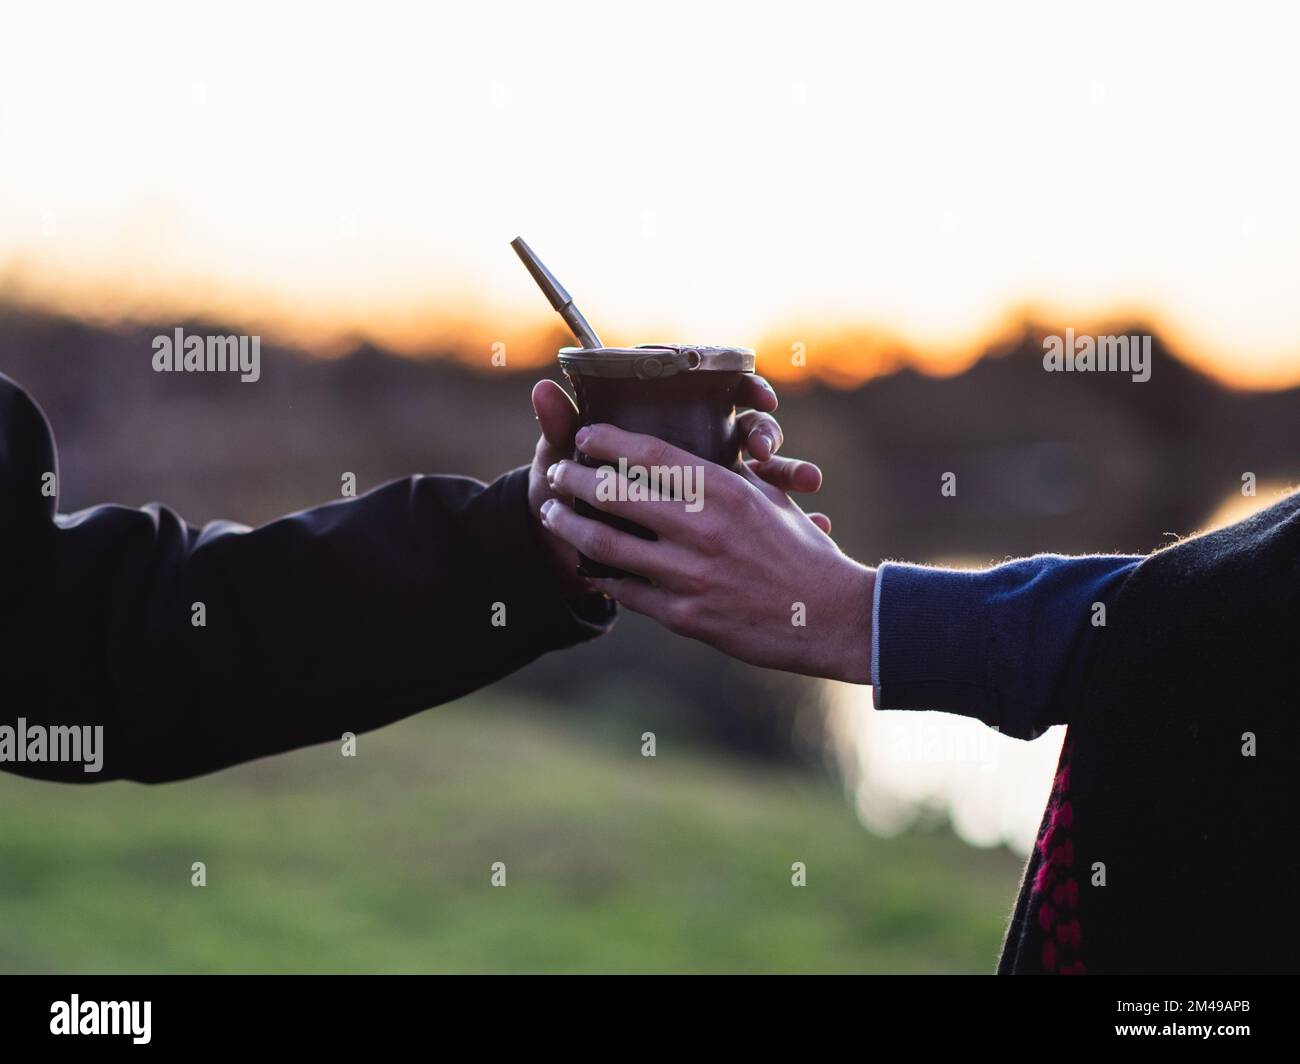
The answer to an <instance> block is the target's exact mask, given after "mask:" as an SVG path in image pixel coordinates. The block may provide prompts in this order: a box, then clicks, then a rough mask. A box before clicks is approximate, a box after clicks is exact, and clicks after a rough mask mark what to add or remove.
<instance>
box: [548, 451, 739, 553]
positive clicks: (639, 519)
mask: <svg viewBox="0 0 1300 1064" xmlns="http://www.w3.org/2000/svg"><path fill="white" fill-rule="evenodd" d="M705 468H706V467H705V465H704V464H701V463H697V464H696V465H695V466H688V467H686V468H684V469H681V470H680V471H677V470H674V471H673V473H672V474H671V475H669V476H668V477H667V478H659V479H655V480H653V481H652V482H651V483H649V484H639V485H638V490H637V491H636V492H635V493H634V492H633V491H631V490H630V487H631V485H630V482H629V480H628V478H627V477H624V476H623V475H622V474H621V473H620V472H619V471H618V470H617V469H615V468H614V467H613V466H608V465H607V466H602V467H601V468H599V469H592V468H591V467H590V466H584V465H581V464H579V463H578V462H569V461H561V462H556V463H555V464H554V465H552V466H551V467H550V468H549V469H547V471H546V480H547V483H548V484H550V486H551V490H552V491H555V492H557V493H559V494H561V495H571V496H573V498H575V499H581V500H582V501H583V502H587V503H590V504H591V505H592V506H594V507H596V508H597V509H598V510H603V511H605V512H606V513H611V514H614V515H615V516H617V517H625V518H627V519H628V520H629V521H635V522H636V523H637V524H639V525H643V526H644V527H646V528H649V529H650V530H651V531H654V532H658V533H659V534H660V535H663V536H668V537H670V538H671V537H673V536H674V534H675V533H677V532H679V531H680V530H682V529H683V528H684V526H685V524H686V522H687V521H689V520H690V519H691V516H692V515H695V516H696V518H697V519H698V515H699V514H700V511H701V510H703V509H704V471H705ZM715 468H716V467H715ZM665 481H666V482H665ZM674 482H675V483H674Z"/></svg>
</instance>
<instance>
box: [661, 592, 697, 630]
mask: <svg viewBox="0 0 1300 1064" xmlns="http://www.w3.org/2000/svg"><path fill="white" fill-rule="evenodd" d="M695 619H696V610H695V606H694V605H693V604H692V603H691V601H690V600H689V599H683V598H677V599H673V601H672V602H670V603H669V604H668V605H667V607H665V609H664V627H665V628H667V629H668V630H669V631H670V632H672V633H673V634H675V635H688V634H689V633H690V632H691V631H693V630H694V627H695Z"/></svg>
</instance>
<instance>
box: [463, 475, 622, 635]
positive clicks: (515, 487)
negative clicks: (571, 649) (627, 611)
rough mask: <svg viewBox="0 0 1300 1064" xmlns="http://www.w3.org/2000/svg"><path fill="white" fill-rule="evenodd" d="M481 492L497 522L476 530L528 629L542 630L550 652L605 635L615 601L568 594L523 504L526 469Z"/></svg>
mask: <svg viewBox="0 0 1300 1064" xmlns="http://www.w3.org/2000/svg"><path fill="white" fill-rule="evenodd" d="M484 494H485V495H489V494H491V495H496V496H497V501H498V506H497V507H494V508H493V509H494V510H495V511H496V518H497V519H496V520H495V521H484V522H482V523H480V524H479V527H478V528H476V529H475V532H476V534H477V535H478V536H479V537H480V542H481V543H482V546H483V548H484V550H483V553H484V554H485V556H486V557H488V558H491V559H493V562H494V564H495V566H496V568H497V581H498V583H499V584H500V586H501V588H502V589H503V590H502V594H503V597H505V596H507V595H508V596H509V597H510V598H512V599H514V600H515V603H516V608H519V607H522V609H523V610H525V611H526V612H527V614H528V619H529V623H530V625H531V626H536V629H537V630H538V631H544V632H546V633H547V638H548V642H550V643H551V645H552V647H553V648H558V647H564V646H571V645H572V644H574V643H579V642H582V641H584V640H587V639H592V638H594V637H595V636H598V635H601V634H603V633H604V632H606V631H608V630H609V628H610V626H611V625H612V624H613V623H614V620H615V618H616V617H617V615H618V607H617V605H616V604H615V603H614V601H613V600H612V599H609V598H607V597H605V596H604V595H602V594H600V593H598V592H595V591H580V592H578V593H576V594H575V593H573V592H572V591H571V590H570V589H569V588H567V587H566V586H565V585H564V583H563V581H562V580H561V579H560V576H559V574H558V573H556V571H555V562H554V560H553V559H552V557H551V555H550V554H549V553H548V552H547V549H546V544H545V542H544V541H543V539H542V529H541V525H540V524H539V522H538V521H537V520H536V518H534V516H533V514H532V511H531V508H530V507H529V504H528V467H527V466H522V467H520V468H519V469H514V470H511V471H510V472H509V473H506V474H505V475H503V476H501V477H499V478H498V479H497V480H496V481H494V482H493V483H492V484H491V485H489V487H488V488H487V490H486V491H485V492H484Z"/></svg>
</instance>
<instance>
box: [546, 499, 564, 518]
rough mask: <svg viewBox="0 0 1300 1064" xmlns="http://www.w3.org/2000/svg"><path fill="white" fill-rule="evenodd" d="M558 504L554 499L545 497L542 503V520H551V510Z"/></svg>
mask: <svg viewBox="0 0 1300 1064" xmlns="http://www.w3.org/2000/svg"><path fill="white" fill-rule="evenodd" d="M559 505H560V504H559V502H558V501H557V500H555V499H547V500H546V501H545V502H544V503H542V520H543V521H544V522H547V523H549V522H550V520H551V511H552V510H554V509H555V508H556V507H557V506H559Z"/></svg>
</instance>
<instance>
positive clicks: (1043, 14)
mask: <svg viewBox="0 0 1300 1064" xmlns="http://www.w3.org/2000/svg"><path fill="white" fill-rule="evenodd" d="M1286 10H1287V9H1286V8H1284V7H1282V6H1281V5H1273V4H1268V5H1259V6H1254V5H1251V4H1241V3H1233V4H1224V5H1204V4H1168V5H1157V4H1132V3H1122V4H1090V5H1064V4H1043V3H1026V4H992V5H983V4H982V5H970V4H905V5H904V4H889V5H869V4H848V3H839V4H825V5H822V4H815V3H801V4H799V5H794V6H792V5H790V4H787V3H783V4H763V3H738V4H712V3H705V2H700V0H696V2H693V3H684V4H674V3H656V4H654V5H649V6H647V5H639V6H636V7H632V6H628V5H618V4H610V3H594V4H569V3H547V4H526V3H500V4H459V5H455V6H441V5H440V6H438V7H436V8H435V7H433V6H431V5H420V6H418V7H417V6H415V5H411V6H410V7H409V8H408V7H405V6H392V7H390V6H387V5H384V4H367V5H361V6H349V7H348V8H346V9H344V10H340V11H337V12H332V13H331V12H326V11H323V10H322V9H319V8H317V7H315V6H308V5H303V6H301V7H289V6H283V7H281V6H278V5H267V4H250V5H240V4H224V5H220V6H215V7H211V8H208V9H207V11H206V13H203V14H199V13H196V12H195V11H190V10H180V9H179V7H178V6H177V5H167V4H159V5H156V6H153V5H148V6H142V5H131V4H126V5H94V6H91V5H86V6H84V7H75V6H67V5H59V4H48V5H30V4H29V5H22V6H20V7H18V8H16V9H13V10H11V11H9V12H8V13H7V14H6V17H5V23H6V25H5V33H4V36H5V41H4V51H5V58H4V62H3V64H0V150H2V151H3V167H0V292H2V293H4V294H7V295H9V296H13V297H17V298H20V299H25V300H33V301H37V302H39V303H44V304H53V305H56V306H59V307H61V308H64V309H68V310H72V311H75V312H79V313H87V314H94V315H97V316H109V317H112V316H118V315H142V316H163V317H166V316H167V315H169V314H172V315H179V314H182V313H190V312H201V313H205V314H208V315H212V316H214V317H219V318H221V319H222V320H224V321H229V322H230V323H232V324H247V325H248V326H249V327H250V328H251V327H252V326H254V325H257V326H258V327H262V328H266V329H269V330H272V331H274V330H281V331H284V332H286V333H289V334H292V335H293V336H295V337H296V338H299V339H301V340H302V341H303V342H305V343H308V344H311V345H314V346H319V348H320V349H321V350H327V349H328V348H329V347H330V345H331V343H333V342H336V341H337V340H338V338H339V337H341V336H353V335H355V334H358V333H363V334H367V335H370V336H372V337H374V338H375V339H377V340H379V341H381V342H385V343H389V344H392V345H395V346H398V347H399V348H402V349H404V350H408V351H418V350H423V349H427V348H430V347H433V346H437V345H445V344H449V343H454V344H459V345H460V346H462V347H464V348H465V349H467V350H469V351H471V352H474V351H480V350H481V351H483V352H484V357H486V352H487V350H488V348H489V346H490V343H491V342H492V341H493V340H494V339H504V340H506V341H508V342H509V343H510V344H512V345H516V348H517V349H518V350H519V354H520V357H521V358H527V359H532V360H536V358H538V357H541V358H545V357H548V356H549V355H550V354H551V353H552V352H551V351H549V350H547V351H540V352H539V351H537V350H535V349H534V348H535V347H536V345H537V343H538V340H537V338H536V335H535V330H536V328H537V327H538V325H539V324H547V325H549V324H550V323H549V321H548V320H547V317H546V315H547V313H548V310H547V307H546V305H545V303H544V302H543V301H542V300H541V297H540V295H539V294H538V293H537V291H536V290H535V289H534V288H533V287H532V284H531V282H530V280H529V279H528V277H527V275H526V274H525V273H524V271H523V270H522V269H521V268H520V266H519V263H518V262H517V261H516V260H515V258H514V256H513V255H512V254H511V252H510V249H509V247H508V242H509V240H510V239H511V238H512V237H514V236H515V235H517V234H522V235H524V236H525V237H526V238H527V239H528V240H529V242H530V243H531V244H532V245H533V246H534V247H535V248H536V249H537V250H538V251H539V253H541V254H542V256H543V257H544V258H545V259H546V260H547V261H548V262H549V263H550V265H551V266H552V267H553V268H554V269H555V271H556V272H557V273H558V274H559V275H560V277H561V278H562V279H563V280H564V281H565V282H566V283H567V284H568V286H569V287H570V289H571V290H572V291H573V292H574V294H575V296H577V297H578V300H579V302H580V304H581V305H582V307H583V309H584V310H585V311H586V313H587V316H588V317H589V318H590V319H591V321H592V322H593V324H595V325H596V327H597V328H598V329H600V330H601V331H602V333H604V334H605V337H606V340H607V341H618V342H639V341H644V340H654V339H660V340H662V339H689V340H698V341H704V342H708V341H712V342H730V343H741V344H749V345H751V346H756V347H758V348H759V350H760V359H762V358H763V357H764V356H766V357H768V358H769V359H773V358H775V359H781V358H786V357H788V351H787V349H788V344H789V343H790V342H793V341H794V340H800V339H806V340H807V341H808V342H809V361H810V363H811V364H812V365H813V366H814V368H821V369H828V368H832V367H829V366H826V365H824V366H821V367H817V360H818V358H819V357H825V358H827V359H838V360H840V361H844V360H846V359H847V360H848V361H849V363H853V365H848V368H850V369H852V368H855V366H856V368H857V369H859V370H863V369H868V370H869V369H870V368H871V364H872V363H871V359H872V358H873V357H874V356H873V355H872V353H871V352H870V351H869V350H868V349H867V347H868V345H865V344H861V345H860V346H858V347H855V345H858V344H859V341H858V340H850V341H847V342H841V343H838V344H834V343H831V341H830V340H829V339H825V340H824V341H823V340H822V338H830V337H834V336H836V335H840V336H845V335H850V336H865V335H867V334H871V335H875V336H878V337H884V338H885V340H884V341H883V342H884V343H885V344H886V346H888V345H890V344H892V343H897V344H899V345H902V346H903V347H906V348H909V349H912V350H913V351H915V352H918V355H917V357H918V359H919V361H920V362H921V363H922V364H923V365H928V366H931V367H932V368H936V369H943V368H946V367H951V366H953V365H956V364H959V363H960V362H961V361H962V359H964V358H965V357H967V356H968V355H969V353H970V352H972V351H974V350H975V349H976V347H977V345H978V344H979V343H980V342H981V341H982V340H984V339H985V338H986V337H988V336H989V335H990V334H991V333H993V332H995V331H997V330H998V329H1000V328H1002V327H1004V326H1005V324H1006V323H1007V322H1008V320H1010V318H1011V316H1013V315H1016V314H1019V313H1021V312H1023V311H1025V310H1026V308H1032V309H1033V310H1034V312H1035V313H1036V315H1037V316H1038V318H1039V319H1040V320H1042V321H1043V322H1045V323H1046V324H1048V325H1049V326H1053V327H1056V328H1060V329H1064V328H1065V327H1067V326H1075V327H1078V328H1085V327H1087V326H1088V325H1089V323H1094V322H1098V321H1105V320H1107V319H1109V318H1112V317H1113V316H1124V315H1129V314H1138V315H1141V316H1143V317H1145V318H1146V319H1147V320H1150V321H1152V322H1154V323H1155V324H1156V325H1158V326H1159V327H1161V328H1162V329H1164V330H1167V331H1168V333H1169V335H1170V336H1171V338H1172V339H1173V340H1174V342H1175V344H1176V346H1177V347H1178V348H1179V349H1180V350H1181V351H1183V352H1184V353H1185V354H1186V355H1187V356H1188V357H1189V358H1190V359H1191V360H1192V361H1193V362H1196V363H1197V364H1199V365H1202V366H1204V367H1206V368H1208V369H1210V370H1211V371H1212V372H1214V373H1216V375H1218V376H1220V377H1221V378H1222V379H1226V380H1229V381H1231V382H1233V383H1236V384H1242V385H1252V384H1259V385H1270V386H1277V385H1281V384H1289V383H1298V382H1300V271H1298V270H1297V258H1298V249H1300V208H1298V207H1297V195H1296V192H1297V189H1300V138H1297V136H1296V128H1297V116H1298V115H1300V74H1297V69H1298V68H1297V63H1296V59H1295V54H1294V53H1295V48H1296V42H1297V39H1298V33H1297V31H1298V30H1300V21H1297V17H1296V16H1295V15H1294V14H1287V13H1286ZM1279 12H1281V14H1279ZM819 342H821V343H822V347H821V349H820V351H819V347H818V344H819ZM854 360H856V362H855V361H854ZM846 365H847V363H846ZM763 366H764V364H763V362H762V361H760V368H763ZM842 368H843V367H842Z"/></svg>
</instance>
